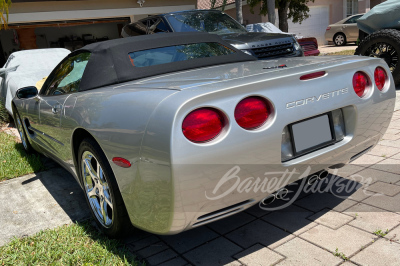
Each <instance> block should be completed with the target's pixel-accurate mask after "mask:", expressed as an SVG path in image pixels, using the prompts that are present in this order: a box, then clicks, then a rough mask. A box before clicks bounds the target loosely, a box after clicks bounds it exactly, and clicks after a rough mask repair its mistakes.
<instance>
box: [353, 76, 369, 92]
mask: <svg viewBox="0 0 400 266" xmlns="http://www.w3.org/2000/svg"><path fill="white" fill-rule="evenodd" d="M369 86H370V84H369V79H368V76H367V75H366V74H364V73H363V72H357V73H355V74H354V76H353V88H354V91H355V92H356V94H357V95H358V96H359V97H363V96H364V95H365V94H366V93H367V89H368V87H369Z"/></svg>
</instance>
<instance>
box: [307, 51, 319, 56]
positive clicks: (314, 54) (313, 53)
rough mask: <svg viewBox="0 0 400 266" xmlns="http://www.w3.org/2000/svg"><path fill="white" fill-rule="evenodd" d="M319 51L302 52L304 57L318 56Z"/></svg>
mask: <svg viewBox="0 0 400 266" xmlns="http://www.w3.org/2000/svg"><path fill="white" fill-rule="evenodd" d="M319 54H320V52H319V50H312V51H306V52H304V56H319Z"/></svg>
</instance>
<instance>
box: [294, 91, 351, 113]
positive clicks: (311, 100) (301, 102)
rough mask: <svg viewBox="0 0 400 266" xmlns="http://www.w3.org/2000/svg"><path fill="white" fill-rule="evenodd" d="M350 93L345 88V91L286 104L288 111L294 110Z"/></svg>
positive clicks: (332, 92)
mask: <svg viewBox="0 0 400 266" xmlns="http://www.w3.org/2000/svg"><path fill="white" fill-rule="evenodd" d="M348 92H349V89H348V88H344V89H340V90H336V91H331V92H327V93H323V94H320V95H318V96H312V97H308V98H305V99H301V100H297V101H293V102H290V103H287V104H286V109H292V108H295V107H300V106H304V105H307V104H312V103H315V102H319V101H323V100H328V99H330V98H333V97H337V96H340V95H343V94H346V93H348Z"/></svg>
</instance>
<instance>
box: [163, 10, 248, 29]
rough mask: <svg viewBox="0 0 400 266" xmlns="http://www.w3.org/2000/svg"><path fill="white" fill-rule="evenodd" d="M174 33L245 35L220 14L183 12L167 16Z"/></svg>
mask: <svg viewBox="0 0 400 266" xmlns="http://www.w3.org/2000/svg"><path fill="white" fill-rule="evenodd" d="M167 18H168V21H169V22H170V24H171V26H172V28H173V29H174V31H175V32H188V31H201V32H208V33H215V34H227V33H246V32H247V31H246V29H245V28H244V27H243V26H242V25H240V24H239V23H238V22H237V21H236V20H234V19H233V18H231V17H230V16H228V15H226V14H224V13H220V12H187V13H186V12H185V13H178V14H173V15H168V16H167Z"/></svg>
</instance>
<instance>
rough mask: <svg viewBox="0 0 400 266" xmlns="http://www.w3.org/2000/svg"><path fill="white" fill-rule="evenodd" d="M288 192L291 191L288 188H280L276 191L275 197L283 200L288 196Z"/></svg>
mask: <svg viewBox="0 0 400 266" xmlns="http://www.w3.org/2000/svg"><path fill="white" fill-rule="evenodd" d="M288 193H289V190H288V189H287V188H282V189H281V190H279V191H278V192H277V193H276V195H275V198H276V199H278V200H282V199H284V198H285V197H286V196H287V194H288Z"/></svg>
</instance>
